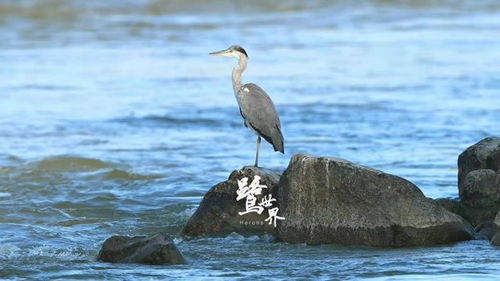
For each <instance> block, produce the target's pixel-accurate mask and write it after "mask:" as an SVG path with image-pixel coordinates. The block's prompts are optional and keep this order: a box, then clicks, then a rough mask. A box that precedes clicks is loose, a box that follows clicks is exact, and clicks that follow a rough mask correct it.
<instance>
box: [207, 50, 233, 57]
mask: <svg viewBox="0 0 500 281" xmlns="http://www.w3.org/2000/svg"><path fill="white" fill-rule="evenodd" d="M228 53H229V49H227V50H222V51H217V52H211V53H209V55H214V56H225V55H227V54H228Z"/></svg>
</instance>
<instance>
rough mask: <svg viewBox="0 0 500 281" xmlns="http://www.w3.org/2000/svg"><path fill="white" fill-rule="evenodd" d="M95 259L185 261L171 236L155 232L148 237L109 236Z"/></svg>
mask: <svg viewBox="0 0 500 281" xmlns="http://www.w3.org/2000/svg"><path fill="white" fill-rule="evenodd" d="M97 259H98V260H100V261H103V262H114V263H143V264H184V263H186V261H185V260H184V257H182V254H181V253H180V252H179V250H178V249H177V247H176V246H175V244H174V242H173V240H172V238H171V237H170V236H168V235H165V234H156V235H153V236H150V237H146V236H135V237H128V236H113V237H110V238H108V239H107V240H106V241H105V242H104V244H103V245H102V248H101V251H99V255H98V257H97Z"/></svg>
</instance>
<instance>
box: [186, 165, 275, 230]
mask: <svg viewBox="0 0 500 281" xmlns="http://www.w3.org/2000/svg"><path fill="white" fill-rule="evenodd" d="M255 176H258V177H260V180H259V184H260V185H264V186H266V187H267V188H262V192H261V194H260V195H257V196H256V205H258V202H260V201H261V200H262V198H263V197H264V196H267V197H269V195H271V196H272V197H273V198H276V196H275V190H276V185H277V184H278V181H279V177H280V175H279V174H277V173H275V172H273V171H270V170H267V169H263V168H257V167H253V166H247V167H244V168H243V169H240V170H235V171H233V172H232V173H231V175H230V176H229V178H228V180H226V181H223V182H221V183H218V184H216V185H215V186H213V187H212V188H211V189H210V190H209V191H208V192H207V193H206V194H205V196H204V198H203V200H202V202H201V203H200V206H199V207H198V209H197V210H196V212H195V213H194V214H193V216H192V217H191V218H190V219H189V221H188V222H187V224H186V226H185V227H184V229H183V230H182V234H184V235H186V236H188V237H196V236H201V235H204V236H225V235H228V234H230V233H232V232H236V233H239V234H243V235H253V234H272V235H274V234H275V233H276V229H275V228H274V226H273V225H270V224H269V223H268V222H266V221H265V220H266V218H267V217H268V213H267V211H265V210H264V211H263V212H262V213H261V214H257V213H255V212H252V213H247V214H243V215H240V214H239V212H243V211H245V209H246V207H245V204H246V199H240V200H237V192H236V191H237V190H238V180H242V179H243V178H247V179H248V182H247V183H248V185H250V184H251V182H252V181H253V180H254V179H255ZM273 203H274V205H275V206H277V205H278V203H277V202H276V201H275V202H273Z"/></svg>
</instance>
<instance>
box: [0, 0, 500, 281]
mask: <svg viewBox="0 0 500 281" xmlns="http://www.w3.org/2000/svg"><path fill="white" fill-rule="evenodd" d="M0 38H1V40H0V62H1V64H0V148H1V150H0V279H7V280H8V279H12V280H48V279H51V280H76V279H78V280H165V279H170V278H185V279H187V278H189V279H190V280H191V279H193V280H196V279H206V278H209V277H214V278H215V277H218V278H220V279H227V280H234V279H237V278H242V279H255V278H262V279H271V278H275V279H281V278H287V279H288V278H297V279H340V280H346V279H363V278H367V279H375V280H386V279H389V280H400V279H410V280H428V279H431V278H432V279H435V280H451V279H455V280H462V279H475V280H477V279H479V278H482V279H489V280H494V279H496V278H500V277H498V276H500V250H498V249H495V248H493V247H491V246H490V245H489V243H488V242H487V241H468V242H463V243H458V244H455V245H445V246H439V247H421V248H407V249H374V248H365V247H340V246H334V245H329V246H314V247H312V246H305V245H289V244H285V243H270V242H269V241H270V238H269V237H249V238H248V237H247V238H245V237H241V236H239V235H236V234H234V235H230V236H229V237H226V238H217V239H208V238H204V239H200V240H193V241H184V240H183V239H182V237H181V236H180V235H179V232H180V230H181V229H182V226H183V225H184V223H185V222H186V221H187V219H188V218H189V217H190V215H191V214H192V213H193V212H194V210H195V209H196V207H197V205H198V203H199V202H200V200H201V198H202V197H203V195H204V193H205V192H206V191H207V190H208V189H209V188H210V187H211V186H212V185H214V184H215V183H217V182H220V181H222V180H224V179H225V178H226V177H227V176H228V175H229V173H230V172H231V171H232V170H234V169H237V168H241V167H242V166H244V165H247V164H252V163H253V160H254V153H255V136H254V135H252V133H251V132H250V131H249V130H248V129H246V128H244V127H243V123H242V120H241V118H240V116H239V112H238V108H237V104H236V101H235V99H234V97H233V93H232V87H231V82H230V72H231V68H232V66H233V65H234V64H235V61H234V60H232V59H229V58H220V57H211V56H208V55H207V53H208V52H210V51H215V50H220V49H224V48H226V47H228V46H229V45H232V44H240V45H242V46H244V47H245V48H246V50H247V52H248V53H249V58H250V60H249V67H248V70H247V71H246V72H245V74H244V82H254V83H257V84H259V85H260V86H262V87H263V88H264V89H265V90H266V91H267V92H268V93H269V94H270V96H271V97H272V98H273V100H274V101H275V104H276V107H277V109H278V111H279V114H280V116H281V121H282V125H283V134H284V136H285V147H286V153H285V154H284V155H282V154H278V153H274V152H273V151H272V149H271V146H270V145H268V144H267V143H264V144H263V145H262V150H261V159H260V163H261V165H262V166H264V167H266V168H271V169H273V170H276V171H283V170H284V169H285V168H286V166H287V164H288V161H289V159H290V157H291V156H292V155H293V154H295V153H299V152H303V153H310V154H314V155H322V156H335V157H341V158H345V159H349V160H351V161H353V162H356V163H359V164H363V165H368V166H372V167H375V168H378V169H381V170H383V171H386V172H389V173H393V174H396V175H399V176H402V177H405V178H407V179H409V180H411V181H412V182H414V183H415V184H417V185H418V186H419V187H420V188H421V189H422V190H423V191H424V193H425V194H426V195H427V196H429V197H432V198H438V197H456V196H457V187H456V186H457V168H456V160H457V156H458V154H459V153H460V152H462V151H463V150H464V149H465V148H467V147H468V146H469V145H471V144H473V143H475V142H477V141H479V140H480V139H482V138H484V137H487V136H491V135H499V134H500V127H499V123H498V121H499V120H500V99H499V97H500V4H499V3H498V2H497V1H494V0H491V1H452V0H449V1H437V0H436V1H433V0H423V1H396V0H394V1H392V0H379V1H366V0H363V1H347V0H346V1H341V0H338V1H317V0H313V1H303V2H298V1H297V2H293V1H264V0H260V1H231V2H230V1H227V2H226V1H220V0H219V1H201V0H188V1H180V0H177V1H174V0H172V1H159V0H141V1H132V0H125V1H119V0H110V1H97V0H91V1H84V0H69V1H64V0H60V1H58V0H38V1H35V0H19V1H8V0H0ZM156 232H166V233H170V234H172V235H174V236H175V237H176V242H177V243H178V246H179V248H180V250H181V251H182V252H183V254H184V255H185V257H186V259H187V260H188V262H189V264H188V265H182V266H143V265H128V264H106V263H99V262H96V260H95V257H96V255H97V253H98V250H99V248H100V245H101V243H102V242H103V241H104V240H105V239H106V238H107V237H109V236H111V235H115V234H122V235H148V234H153V233H156Z"/></svg>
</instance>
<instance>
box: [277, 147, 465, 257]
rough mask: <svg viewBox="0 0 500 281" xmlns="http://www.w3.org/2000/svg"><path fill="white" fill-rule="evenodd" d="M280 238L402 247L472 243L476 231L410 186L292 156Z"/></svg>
mask: <svg viewBox="0 0 500 281" xmlns="http://www.w3.org/2000/svg"><path fill="white" fill-rule="evenodd" d="M277 194H278V195H277V196H278V201H279V202H280V212H281V216H283V217H285V220H283V221H280V222H279V224H278V238H279V239H281V240H283V241H286V242H290V243H308V244H330V243H333V244H345V245H368V246H383V247H402V246H416V245H433V244H444V243H452V242H456V241H461V240H468V239H471V238H472V233H473V229H472V226H471V225H470V224H469V223H467V222H466V221H464V220H463V219H462V218H461V217H460V216H458V215H456V214H453V213H451V212H449V211H447V210H446V209H444V208H442V207H441V206H439V205H438V204H437V203H436V202H434V200H432V199H429V198H426V197H425V196H424V194H423V193H422V192H421V191H420V190H419V189H418V187H416V186H415V185H414V184H412V183H411V182H409V181H407V180H405V179H403V178H400V177H397V176H393V175H390V174H386V173H383V172H381V171H378V170H374V169H371V168H367V167H363V166H359V165H356V164H353V163H351V162H348V161H346V160H342V159H336V158H324V157H313V156H309V155H304V154H298V155H295V156H293V158H292V159H291V161H290V164H289V166H288V168H287V169H286V170H285V172H284V173H283V175H282V177H281V179H280V182H279V187H278V192H277Z"/></svg>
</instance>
